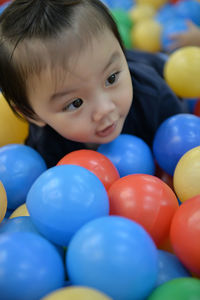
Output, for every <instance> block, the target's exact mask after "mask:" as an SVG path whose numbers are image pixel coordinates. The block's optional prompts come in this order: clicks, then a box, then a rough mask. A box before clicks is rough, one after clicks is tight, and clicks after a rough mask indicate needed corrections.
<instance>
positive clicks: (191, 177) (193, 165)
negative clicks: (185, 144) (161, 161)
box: [173, 146, 200, 202]
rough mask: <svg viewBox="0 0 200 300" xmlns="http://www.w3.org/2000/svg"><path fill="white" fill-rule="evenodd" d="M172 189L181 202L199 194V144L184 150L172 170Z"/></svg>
mask: <svg viewBox="0 0 200 300" xmlns="http://www.w3.org/2000/svg"><path fill="white" fill-rule="evenodd" d="M173 181H174V190H175V192H176V194H177V196H178V198H179V199H180V201H181V202H184V201H185V200H187V199H190V198H192V197H193V196H196V195H198V194H200V146H198V147H195V148H193V149H191V150H189V151H188V152H186V153H185V154H184V155H183V156H182V157H181V159H180V160H179V162H178V164H177V165H176V169H175V171H174V177H173Z"/></svg>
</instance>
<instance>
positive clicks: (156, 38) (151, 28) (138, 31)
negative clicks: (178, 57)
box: [131, 19, 161, 52]
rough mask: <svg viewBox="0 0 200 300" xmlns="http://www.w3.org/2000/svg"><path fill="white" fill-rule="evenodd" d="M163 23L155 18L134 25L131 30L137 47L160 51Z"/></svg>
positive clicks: (133, 41) (132, 38) (144, 49)
mask: <svg viewBox="0 0 200 300" xmlns="http://www.w3.org/2000/svg"><path fill="white" fill-rule="evenodd" d="M160 36H161V25H160V24H159V23H158V22H156V21H154V20H153V19H145V20H143V21H140V22H138V23H136V24H135V26H133V28H132V30H131V40H132V44H133V45H134V47H135V48H137V49H140V50H143V51H148V52H158V51H160V50H161V42H160Z"/></svg>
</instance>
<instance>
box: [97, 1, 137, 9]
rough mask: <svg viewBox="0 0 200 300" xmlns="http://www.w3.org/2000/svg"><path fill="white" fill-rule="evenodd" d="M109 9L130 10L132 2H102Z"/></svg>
mask: <svg viewBox="0 0 200 300" xmlns="http://www.w3.org/2000/svg"><path fill="white" fill-rule="evenodd" d="M102 2H103V3H104V4H105V5H106V6H108V8H110V9H122V10H125V11H128V10H130V9H131V8H132V7H133V6H134V0H102Z"/></svg>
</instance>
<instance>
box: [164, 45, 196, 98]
mask: <svg viewBox="0 0 200 300" xmlns="http://www.w3.org/2000/svg"><path fill="white" fill-rule="evenodd" d="M164 78H165V80H166V82H167V83H168V85H169V86H170V88H171V89H172V90H173V91H174V93H175V94H176V95H178V96H179V97H182V98H198V97H199V96H200V85H199V82H200V48H199V47H192V46H188V47H182V48H180V49H178V50H176V51H174V52H173V53H172V54H171V55H170V57H169V59H168V61H167V62H166V64H165V66H164Z"/></svg>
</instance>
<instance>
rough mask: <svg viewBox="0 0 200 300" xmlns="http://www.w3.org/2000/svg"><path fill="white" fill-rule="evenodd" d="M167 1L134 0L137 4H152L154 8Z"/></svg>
mask: <svg viewBox="0 0 200 300" xmlns="http://www.w3.org/2000/svg"><path fill="white" fill-rule="evenodd" d="M167 2H168V0H136V3H137V4H148V5H151V6H153V7H154V8H155V9H159V8H161V7H162V6H163V5H164V4H166V3H167Z"/></svg>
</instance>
